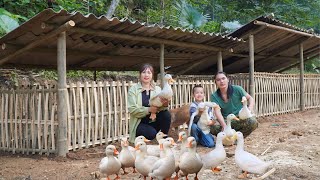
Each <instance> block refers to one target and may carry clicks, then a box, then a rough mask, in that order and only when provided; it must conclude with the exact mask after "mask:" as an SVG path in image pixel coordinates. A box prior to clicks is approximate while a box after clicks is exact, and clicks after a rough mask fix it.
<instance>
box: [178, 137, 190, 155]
mask: <svg viewBox="0 0 320 180" xmlns="http://www.w3.org/2000/svg"><path fill="white" fill-rule="evenodd" d="M187 138H188V135H187V133H186V132H185V131H181V132H179V139H178V142H179V141H181V145H180V152H179V154H180V155H182V154H183V153H184V152H187V143H188V141H187Z"/></svg>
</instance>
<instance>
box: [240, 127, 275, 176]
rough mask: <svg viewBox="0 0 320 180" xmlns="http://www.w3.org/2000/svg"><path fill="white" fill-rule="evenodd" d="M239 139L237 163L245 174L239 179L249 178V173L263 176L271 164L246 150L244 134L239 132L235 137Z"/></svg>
mask: <svg viewBox="0 0 320 180" xmlns="http://www.w3.org/2000/svg"><path fill="white" fill-rule="evenodd" d="M235 136H236V137H237V147H236V152H235V156H234V158H235V162H236V164H237V166H239V167H240V169H241V170H242V171H244V173H243V174H241V175H239V176H238V178H240V179H243V178H246V177H247V174H248V173H253V174H263V173H265V172H266V170H267V169H268V167H269V166H270V165H271V162H264V161H262V160H261V159H259V158H258V157H257V156H255V155H253V154H251V153H249V152H247V151H245V150H244V138H243V134H242V133H241V132H240V131H238V132H237V133H236V135H235Z"/></svg>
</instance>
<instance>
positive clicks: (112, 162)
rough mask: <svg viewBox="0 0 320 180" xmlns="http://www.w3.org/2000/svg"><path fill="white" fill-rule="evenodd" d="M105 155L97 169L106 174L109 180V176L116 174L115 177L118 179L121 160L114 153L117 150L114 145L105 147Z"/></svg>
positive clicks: (116, 153) (116, 152)
mask: <svg viewBox="0 0 320 180" xmlns="http://www.w3.org/2000/svg"><path fill="white" fill-rule="evenodd" d="M105 151H106V157H104V158H102V159H101V161H100V164H99V171H100V172H101V173H102V174H106V175H107V179H108V180H110V178H109V176H110V175H113V174H116V175H117V177H116V179H120V177H119V171H120V169H121V162H120V161H119V159H118V158H117V157H115V155H118V154H119V152H118V150H117V149H116V147H115V146H114V145H108V146H107V147H106V150H105Z"/></svg>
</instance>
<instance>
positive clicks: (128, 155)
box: [119, 137, 135, 174]
mask: <svg viewBox="0 0 320 180" xmlns="http://www.w3.org/2000/svg"><path fill="white" fill-rule="evenodd" d="M130 147H131V146H130ZM121 148H122V149H121V151H120V153H119V161H120V162H121V168H122V170H123V172H124V174H127V172H126V171H125V168H126V167H132V168H133V169H134V161H135V152H132V151H130V150H129V142H128V139H127V138H126V137H123V138H121ZM131 148H133V147H131ZM134 172H135V171H134Z"/></svg>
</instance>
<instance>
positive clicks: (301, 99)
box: [299, 43, 305, 111]
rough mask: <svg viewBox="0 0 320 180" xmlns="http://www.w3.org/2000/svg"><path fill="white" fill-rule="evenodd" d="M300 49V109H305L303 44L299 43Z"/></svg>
mask: <svg viewBox="0 0 320 180" xmlns="http://www.w3.org/2000/svg"><path fill="white" fill-rule="evenodd" d="M299 50H300V110H301V111H304V108H305V107H304V79H303V76H304V64H303V44H302V43H300V45H299Z"/></svg>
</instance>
